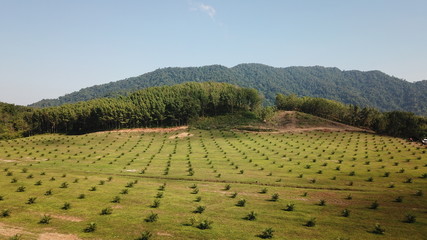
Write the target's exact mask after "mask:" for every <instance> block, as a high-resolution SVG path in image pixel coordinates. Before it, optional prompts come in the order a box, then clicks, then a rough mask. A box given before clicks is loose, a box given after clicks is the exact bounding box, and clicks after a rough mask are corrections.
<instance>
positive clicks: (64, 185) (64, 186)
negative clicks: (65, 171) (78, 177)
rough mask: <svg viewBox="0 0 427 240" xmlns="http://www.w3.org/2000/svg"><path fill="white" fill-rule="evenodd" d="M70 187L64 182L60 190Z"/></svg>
mask: <svg viewBox="0 0 427 240" xmlns="http://www.w3.org/2000/svg"><path fill="white" fill-rule="evenodd" d="M67 187H68V183H67V182H63V183H61V185H60V186H59V188H67Z"/></svg>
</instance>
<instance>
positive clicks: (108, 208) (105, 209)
mask: <svg viewBox="0 0 427 240" xmlns="http://www.w3.org/2000/svg"><path fill="white" fill-rule="evenodd" d="M112 213H113V209H112V208H110V207H107V208H104V209H102V210H101V213H100V215H110V214H112Z"/></svg>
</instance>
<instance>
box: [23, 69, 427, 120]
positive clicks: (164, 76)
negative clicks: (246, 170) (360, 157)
mask: <svg viewBox="0 0 427 240" xmlns="http://www.w3.org/2000/svg"><path fill="white" fill-rule="evenodd" d="M187 81H193V82H206V81H215V82H226V83H231V84H236V85H239V86H242V87H252V88H255V89H258V90H259V91H260V92H261V93H262V94H263V95H264V96H265V98H266V102H267V104H272V103H274V99H275V96H276V94H277V93H284V94H296V95H299V96H311V97H322V98H328V99H331V100H337V101H341V102H344V103H346V104H355V105H360V106H371V107H375V108H378V109H380V110H383V111H391V110H402V111H410V112H414V113H416V114H420V115H426V113H427V103H425V102H423V101H422V100H421V99H422V98H423V97H424V95H425V93H427V80H423V81H418V82H413V83H411V82H408V81H405V80H402V79H399V78H396V77H393V76H390V75H387V74H385V73H383V72H381V71H378V70H372V71H359V70H340V69H338V68H336V67H323V66H309V67H304V66H291V67H284V68H277V67H272V66H268V65H264V64H258V63H243V64H239V65H236V66H234V67H231V68H228V67H225V66H222V65H208V66H200V67H166V68H161V69H157V70H154V71H152V72H148V73H145V74H142V75H139V76H136V77H130V78H126V79H122V80H118V81H114V82H110V83H105V84H100V85H94V86H91V87H87V88H82V89H81V90H79V91H75V92H72V93H70V94H66V95H64V96H61V97H59V98H57V99H43V100H41V101H39V102H36V103H33V104H31V105H30V106H33V107H48V106H57V105H61V104H64V103H72V102H78V101H86V100H90V99H93V98H100V97H112V96H118V95H126V94H127V93H129V92H131V91H135V90H138V89H141V88H146V87H151V86H161V85H173V84H179V83H183V82H187Z"/></svg>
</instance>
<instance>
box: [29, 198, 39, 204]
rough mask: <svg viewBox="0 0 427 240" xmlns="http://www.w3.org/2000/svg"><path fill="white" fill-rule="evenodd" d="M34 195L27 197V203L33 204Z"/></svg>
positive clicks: (34, 200) (34, 201)
mask: <svg viewBox="0 0 427 240" xmlns="http://www.w3.org/2000/svg"><path fill="white" fill-rule="evenodd" d="M36 199H37V198H36V197H30V198H28V200H27V204H34V203H36Z"/></svg>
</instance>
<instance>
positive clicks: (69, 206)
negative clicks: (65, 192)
mask: <svg viewBox="0 0 427 240" xmlns="http://www.w3.org/2000/svg"><path fill="white" fill-rule="evenodd" d="M70 208H71V204H70V203H69V202H65V203H64V205H63V206H62V207H61V209H63V210H68V209H70Z"/></svg>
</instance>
